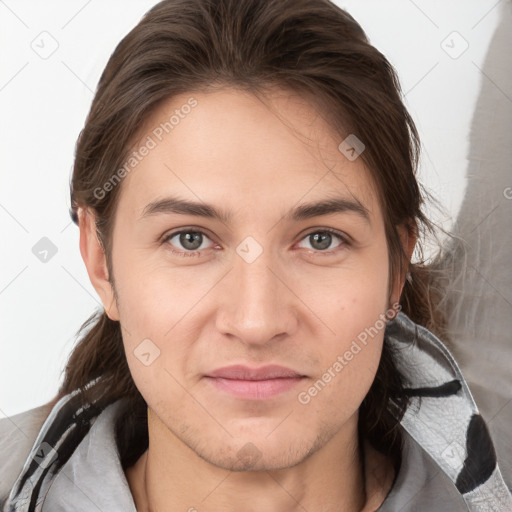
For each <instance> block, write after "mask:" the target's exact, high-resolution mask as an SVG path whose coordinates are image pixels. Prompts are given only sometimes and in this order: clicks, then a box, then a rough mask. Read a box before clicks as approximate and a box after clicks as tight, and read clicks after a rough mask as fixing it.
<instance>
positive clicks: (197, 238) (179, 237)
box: [162, 230, 211, 256]
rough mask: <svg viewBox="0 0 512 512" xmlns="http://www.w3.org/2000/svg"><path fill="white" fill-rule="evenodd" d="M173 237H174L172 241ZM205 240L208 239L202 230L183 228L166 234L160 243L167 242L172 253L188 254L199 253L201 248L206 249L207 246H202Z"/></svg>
mask: <svg viewBox="0 0 512 512" xmlns="http://www.w3.org/2000/svg"><path fill="white" fill-rule="evenodd" d="M173 239H175V241H174V242H173ZM206 240H210V239H209V238H208V236H206V234H205V233H203V232H202V231H195V230H185V231H178V232H175V233H171V234H169V235H167V236H166V237H165V238H164V239H163V240H162V243H167V242H169V245H170V246H171V247H170V248H171V251H172V252H173V253H176V254H182V255H184V256H185V255H186V256H189V255H195V254H199V251H201V250H203V249H208V247H207V246H204V243H205V241H206ZM210 241H211V240H210ZM178 244H179V245H178ZM174 247H178V249H184V250H174Z"/></svg>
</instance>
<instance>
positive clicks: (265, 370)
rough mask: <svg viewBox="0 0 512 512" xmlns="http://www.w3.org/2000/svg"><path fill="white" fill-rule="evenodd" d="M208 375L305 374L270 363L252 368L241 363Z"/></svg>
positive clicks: (246, 377)
mask: <svg viewBox="0 0 512 512" xmlns="http://www.w3.org/2000/svg"><path fill="white" fill-rule="evenodd" d="M207 376H208V377H221V378H223V379H235V380H269V379H284V378H296V377H303V375H300V374H299V373H297V372H296V371H294V370H292V369H290V368H286V367H284V366H278V365H268V366H262V367H261V368H250V367H248V366H244V365H239V364H237V365H233V366H226V367H224V368H219V369H218V370H214V371H213V372H211V373H209V374H208V375H207Z"/></svg>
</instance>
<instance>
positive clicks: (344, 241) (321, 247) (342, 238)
mask: <svg viewBox="0 0 512 512" xmlns="http://www.w3.org/2000/svg"><path fill="white" fill-rule="evenodd" d="M336 238H337V239H338V241H339V243H338V244H337V245H335V246H334V247H332V243H333V239H336ZM304 241H307V242H309V244H310V247H305V248H306V249H313V250H315V251H316V252H326V253H328V254H330V253H332V252H333V251H329V250H326V249H337V248H339V247H341V246H349V245H350V243H349V241H348V237H347V236H346V235H344V234H343V233H341V232H339V231H337V230H335V229H330V228H325V229H321V230H317V231H312V232H311V233H309V234H308V235H306V236H305V237H304V238H303V239H302V240H301V242H300V243H303V242H304ZM302 247H303V246H302Z"/></svg>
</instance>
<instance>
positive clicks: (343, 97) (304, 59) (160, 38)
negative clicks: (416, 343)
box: [57, 0, 442, 467]
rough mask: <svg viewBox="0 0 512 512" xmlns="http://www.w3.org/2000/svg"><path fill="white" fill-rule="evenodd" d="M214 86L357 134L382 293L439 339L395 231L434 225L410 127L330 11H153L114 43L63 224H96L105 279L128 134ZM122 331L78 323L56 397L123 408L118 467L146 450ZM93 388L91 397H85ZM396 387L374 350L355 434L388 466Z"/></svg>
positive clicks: (308, 2) (105, 322) (389, 359)
mask: <svg viewBox="0 0 512 512" xmlns="http://www.w3.org/2000/svg"><path fill="white" fill-rule="evenodd" d="M226 86H227V87H237V88H243V89H244V90H247V91H249V92H251V93H253V94H255V95H260V96H262V97H264V95H265V91H267V90H269V88H271V87H276V86H277V87H280V88H283V89H285V90H289V91H293V92H297V93H299V94H301V95H302V96H303V97H305V98H307V99H308V100H309V101H311V102H313V103H314V104H315V107H316V108H317V109H318V111H319V113H320V114H321V115H323V117H324V119H325V120H326V121H327V122H328V123H329V124H330V126H331V127H332V129H333V130H335V131H336V133H338V134H339V136H340V141H341V140H343V139H344V138H345V137H346V136H347V135H348V134H357V137H358V139H360V140H361V141H363V143H364V144H365V146H366V148H365V150H364V152H363V153H362V154H361V155H360V158H362V159H363V161H364V163H365V165H366V167H367V168H368V170H369V171H370V173H371V176H372V179H373V181H374V183H375V185H376V189H377V190H378V199H379V201H380V204H381V207H382V211H383V215H384V222H385V230H386V238H387V242H388V251H389V261H390V265H389V282H390V285H391V284H392V283H393V282H395V279H396V276H398V275H404V274H405V272H407V273H408V279H407V280H406V281H405V285H404V289H403V292H402V296H401V306H402V311H403V312H404V313H406V314H407V315H408V316H409V317H410V318H411V319H412V320H414V321H415V322H417V323H419V324H421V325H424V326H425V327H427V328H429V329H431V330H432V331H434V332H439V330H440V329H441V327H442V322H441V318H440V316H439V311H438V310H437V308H436V304H437V302H438V299H439V292H437V291H436V289H435V288H434V287H433V286H432V282H433V280H432V272H433V270H434V269H433V267H432V266H431V265H430V266H429V265H427V264H426V263H425V262H424V261H423V259H422V257H421V253H419V252H418V253H417V254H418V256H417V258H416V261H415V262H413V263H409V261H408V259H407V257H406V255H405V252H404V250H403V248H402V245H401V243H400V237H399V234H398V230H397V226H400V225H405V226H406V227H407V229H408V230H409V232H410V233H411V234H412V233H414V234H417V235H418V236H419V244H420V245H419V246H420V248H421V240H422V238H423V237H424V236H425V235H426V234H428V233H430V232H432V227H433V226H432V224H431V223H430V222H429V220H428V219H427V218H426V217H425V215H424V214H423V213H422V205H423V202H424V193H423V192H422V190H421V189H420V187H419V185H418V183H417V179H416V169H417V165H418V158H419V150H420V142H419V139H418V134H417V131H416V128H415V126H414V122H413V120H412V119H411V117H410V115H409V113H408V112H407V110H406V108H405V106H404V104H403V101H402V98H401V90H400V84H399V81H398V78H397V75H396V72H395V71H394V69H393V68H392V66H391V65H390V63H389V62H388V61H387V60H386V58H385V57H384V56H383V55H382V54H381V53H380V52H379V51H378V50H377V49H376V48H374V47H373V46H372V45H371V44H370V43H369V41H368V39H367V37H366V35H365V33H364V31H363V30H362V28H361V27H360V26H359V24H358V23H357V22H356V21H355V20H354V19H353V18H352V17H351V16H350V15H349V14H348V13H347V12H345V11H344V10H342V9H340V8H339V7H337V6H336V5H335V4H333V3H331V2H330V1H328V0H242V1H241V0H164V1H162V2H160V3H158V4H157V5H155V6H154V7H153V8H152V9H151V10H150V11H148V12H147V14H146V15H145V16H144V17H143V18H142V19H141V21H140V22H139V23H138V25H137V26H136V27H135V28H133V29H132V30H131V31H130V32H129V33H128V35H126V37H124V39H123V40H122V41H121V42H120V43H119V44H118V46H117V47H116V49H115V51H114V52H113V54H112V55H111V57H110V59H109V61H108V64H107V66H106V68H105V70H104V72H103V74H102V75H101V78H100V81H99V84H98V87H97V90H96V93H95V97H94V100H93V102H92V105H91V108H90V112H89V114H88V116H87V119H86V122H85V126H84V128H83V130H82V131H81V133H80V136H79V138H78V141H77V145H76V156H75V161H74V169H73V175H72V179H71V184H70V185H71V187H70V189H71V211H70V214H71V216H72V219H73V220H74V222H75V223H78V221H77V219H78V217H77V212H78V210H79V209H90V210H91V211H93V212H94V214H95V217H96V229H97V235H98V240H99V242H100V243H101V245H102V247H103V249H104V251H105V255H106V258H107V266H108V273H109V279H112V276H113V271H112V270H113V269H112V259H111V251H112V226H113V219H114V215H115V211H116V205H117V201H118V197H119V193H120V190H121V188H122V183H120V184H119V185H118V186H115V187H112V189H111V190H109V191H108V193H105V191H104V189H102V187H103V185H104V184H105V183H106V182H107V181H108V180H109V179H110V178H111V177H112V175H113V173H114V172H115V171H116V170H118V169H120V168H121V167H122V166H123V162H125V160H126V158H127V155H128V154H129V151H130V148H131V147H132V145H133V144H134V142H135V137H136V135H137V132H138V130H139V129H140V128H141V126H142V125H143V123H144V121H145V120H146V119H147V118H148V116H149V115H150V114H151V113H152V112H154V111H155V109H157V108H158V106H159V105H160V104H161V102H162V101H164V100H167V99H169V98H172V97H173V96H176V95H178V94H183V93H191V92H193V91H202V90H207V89H211V88H213V87H226ZM98 190H101V191H102V193H98ZM111 283H112V284H114V283H113V281H111ZM121 329H122V327H121V325H120V323H119V322H115V321H112V320H110V319H109V318H108V316H107V315H106V313H105V312H104V311H101V312H97V313H94V314H93V315H92V316H91V317H90V318H89V319H88V320H87V321H86V322H85V323H84V324H83V325H82V327H81V329H80V330H79V332H78V335H77V338H78V342H77V344H76V346H75V348H74V349H73V351H72V353H71V356H70V357H69V361H68V363H67V366H66V368H65V375H64V381H63V383H62V386H61V387H60V389H59V393H58V396H57V398H59V397H61V396H63V395H64V394H67V393H69V392H71V391H73V390H76V389H80V390H83V393H84V397H85V398H86V399H87V397H89V398H90V397H92V393H94V392H96V393H99V392H101V395H102V396H103V397H104V398H105V400H106V402H107V403H111V402H114V401H116V400H118V399H120V398H125V399H126V402H125V403H126V404H127V405H126V409H125V412H124V416H123V420H122V421H120V422H119V425H118V428H117V441H118V444H119V446H120V447H122V450H121V452H122V464H123V467H128V466H130V465H132V464H133V463H134V462H135V461H136V460H137V458H138V457H139V456H140V455H141V454H142V453H143V451H144V450H145V449H146V448H147V425H146V412H147V405H146V403H145V401H144V399H143V398H142V396H141V394H140V393H139V391H138V390H137V388H136V386H135V383H134V381H133V379H132V377H131V374H130V371H129V368H128V364H127V360H126V357H125V353H124V347H123V339H122V330H121ZM93 379H96V383H95V384H94V386H93V387H92V388H90V389H88V390H85V389H84V387H85V385H86V384H87V383H89V382H90V381H92V380H93ZM404 385H405V384H404V382H403V378H402V376H401V374H400V372H399V371H398V370H397V368H396V366H395V363H394V355H393V353H392V352H391V350H390V348H389V346H388V345H387V344H386V342H384V346H383V351H382V356H381V360H380V364H379V368H378V370H377V374H376V377H375V381H374V383H373V385H372V386H371V389H370V390H369V392H368V394H367V396H366V397H365V399H364V401H363V403H362V404H361V406H360V410H359V429H360V432H362V433H363V434H364V435H365V436H366V437H367V438H368V439H369V440H370V442H371V443H372V444H373V445H374V446H375V447H376V448H377V449H378V450H380V451H381V452H383V453H386V454H388V455H390V456H393V457H394V458H395V460H396V455H397V453H398V452H399V448H400V443H401V437H400V433H399V429H398V428H397V420H396V418H394V417H392V416H391V415H390V414H389V412H388V405H389V404H390V401H391V400H393V401H394V403H395V404H398V406H399V408H400V407H401V408H402V412H403V411H404V410H405V407H406V404H407V397H406V394H405V393H404V391H403V390H404ZM134 439H135V442H134V441H133V440H134Z"/></svg>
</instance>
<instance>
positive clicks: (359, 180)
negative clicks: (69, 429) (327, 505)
mask: <svg viewBox="0 0 512 512" xmlns="http://www.w3.org/2000/svg"><path fill="white" fill-rule="evenodd" d="M190 98H194V100H190ZM194 102H195V103H194ZM187 104H188V105H192V104H194V106H193V107H191V108H185V107H184V105H187ZM176 110H178V112H176ZM173 114H176V115H175V119H174V120H173V121H171V122H172V123H173V125H172V129H171V128H169V125H165V122H169V119H171V116H172V115H173ZM177 118H179V121H177V122H176V119H177ZM162 126H166V127H167V130H168V132H169V133H167V132H166V130H165V129H163V128H162ZM150 139H151V141H152V142H150ZM160 139H161V140H160ZM340 142H342V140H341V138H340V137H338V136H337V135H336V134H335V133H334V132H333V131H332V129H331V128H330V127H329V126H328V125H327V124H326V123H325V122H324V121H323V119H322V118H321V116H320V115H318V112H317V111H316V110H315V108H314V107H313V106H312V105H311V104H308V103H307V102H306V101H305V100H303V99H301V98H300V97H298V96H296V95H293V94H291V93H288V92H285V91H277V90H276V91H274V92H273V93H272V94H270V93H269V94H268V96H266V101H265V102H262V101H260V100H258V99H257V98H256V97H255V96H253V95H251V94H249V93H246V92H241V91H238V90H235V89H224V90H217V91H215V92H208V93H206V92H203V93H194V94H187V95H183V96H178V97H174V98H173V99H172V100H170V101H167V102H166V103H164V104H162V105H161V106H160V107H159V109H158V110H157V111H156V112H155V113H154V114H153V115H152V116H151V118H150V119H148V120H147V122H146V124H145V126H144V129H143V130H142V131H141V137H140V140H139V142H138V143H137V144H136V146H135V148H136V149H137V148H140V147H142V146H143V145H146V147H148V148H149V150H148V151H145V150H140V151H139V157H140V159H139V161H138V163H137V164H136V165H135V166H133V168H132V169H131V170H130V172H129V173H127V175H126V176H125V177H124V179H123V182H122V184H121V185H120V186H122V190H121V195H120V199H119V203H118V206H117V212H116V218H115V224H114V230H113V245H112V247H113V248H112V264H113V274H114V275H113V277H114V280H115V288H116V292H117V300H116V299H115V298H114V296H113V295H112V297H111V299H112V301H113V307H112V308H110V313H109V314H110V316H111V318H113V319H116V320H119V321H120V322H121V325H122V326H123V340H124V345H125V351H126V356H127V360H128V364H129V367H130V371H131V373H132V376H133V379H134V381H135V384H136V386H137V387H138V389H139V390H140V392H141V394H142V395H143V397H144V399H145V400H146V402H147V404H148V407H149V415H150V421H153V422H158V424H159V425H161V427H162V428H163V429H164V430H165V431H166V433H167V434H168V437H169V439H173V440H174V442H176V443H183V444H184V445H186V446H187V447H189V448H191V449H192V450H193V451H194V452H195V453H196V454H197V455H199V456H200V457H201V458H202V459H204V460H206V461H208V462H210V463H212V464H214V465H216V466H219V467H223V468H226V469H230V470H241V469H248V468H251V469H253V470H257V469H278V468H284V467H290V466H293V465H295V464H297V463H299V462H301V461H302V460H304V459H306V458H307V457H308V456H309V455H311V454H312V453H314V452H315V451H317V450H319V449H321V448H323V447H325V446H326V445H327V444H328V443H330V442H335V440H336V439H341V438H342V437H344V438H345V439H348V438H349V437H350V436H351V435H354V433H355V431H356V425H357V412H358V408H359V406H360V404H361V402H362V400H363V398H364V396H365V395H366V394H367V392H368V390H369V388H370V386H371V384H372V381H373V379H374V377H375V373H376V371H377V366H378V362H379V358H380V354H381V349H382V342H383V333H384V329H383V326H384V322H383V318H385V317H384V315H385V314H386V312H388V311H389V308H390V303H389V300H388V297H389V296H388V292H389V290H388V263H389V262H388V249H387V242H386V237H385V231H384V221H383V214H382V211H381V209H380V206H379V203H378V199H377V195H376V191H375V189H374V187H373V184H372V180H371V177H370V174H369V173H368V171H367V169H366V168H365V166H364V164H363V162H362V160H361V158H356V159H355V160H351V159H348V158H347V157H346V156H345V154H343V153H342V152H340V150H339V149H338V146H339V144H340ZM142 153H144V155H142ZM137 158H138V157H137ZM132 163H133V162H132ZM189 203H196V205H195V206H193V205H190V204H189ZM313 205H317V206H316V207H313ZM104 302H105V304H106V307H108V306H109V304H110V298H109V297H107V296H105V298H104ZM233 365H241V366H242V368H240V367H235V368H228V369H227V370H226V367H232V366H233ZM269 365H278V366H280V367H284V368H285V369H287V370H283V368H281V369H279V368H272V367H269ZM243 367H245V369H244V368H243ZM258 369H261V370H262V371H261V372H260V373H257V372H251V370H258ZM151 418H153V419H152V420H151Z"/></svg>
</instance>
